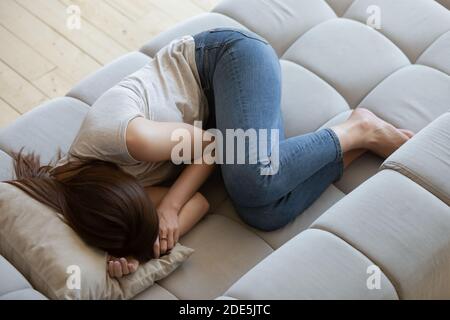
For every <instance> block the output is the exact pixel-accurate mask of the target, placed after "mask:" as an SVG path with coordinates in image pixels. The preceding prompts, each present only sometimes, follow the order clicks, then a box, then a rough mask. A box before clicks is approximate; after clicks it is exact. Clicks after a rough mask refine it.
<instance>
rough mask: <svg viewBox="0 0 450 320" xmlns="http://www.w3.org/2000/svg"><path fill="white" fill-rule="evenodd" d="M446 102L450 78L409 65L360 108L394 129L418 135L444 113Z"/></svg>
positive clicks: (448, 106)
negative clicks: (409, 131) (386, 122)
mask: <svg viewBox="0 0 450 320" xmlns="http://www.w3.org/2000/svg"><path fill="white" fill-rule="evenodd" d="M449 60H450V58H449ZM449 101H450V76H449V75H447V74H446V73H443V72H441V71H438V70H436V69H433V68H430V67H427V66H421V65H411V66H408V67H406V68H402V69H400V70H398V71H397V72H395V73H393V74H392V75H390V76H389V77H387V78H386V79H384V81H383V82H381V83H380V84H379V85H378V86H377V87H376V88H374V89H373V91H372V92H371V93H370V94H368V95H367V97H366V98H365V99H364V100H363V101H362V102H361V104H360V106H361V107H364V108H367V109H369V110H371V111H372V112H373V113H375V114H376V115H377V116H379V117H381V118H382V119H384V120H386V121H388V122H389V123H391V124H393V125H394V126H396V127H397V128H404V129H408V130H412V131H413V132H415V133H417V132H419V131H420V130H422V129H423V128H424V127H426V126H427V125H428V124H429V123H430V122H432V121H433V120H435V119H436V118H437V117H439V116H440V115H442V114H443V113H445V112H447V111H448V110H449V108H450V105H449Z"/></svg>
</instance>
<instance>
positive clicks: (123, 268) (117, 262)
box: [107, 256, 139, 278]
mask: <svg viewBox="0 0 450 320" xmlns="http://www.w3.org/2000/svg"><path fill="white" fill-rule="evenodd" d="M138 267H139V261H137V260H136V259H134V258H133V257H127V258H116V257H113V256H108V260H107V268H108V273H109V276H110V277H111V278H122V277H123V276H126V275H129V274H131V273H134V272H136V270H137V268H138Z"/></svg>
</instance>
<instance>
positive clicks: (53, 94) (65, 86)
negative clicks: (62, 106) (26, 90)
mask: <svg viewBox="0 0 450 320" xmlns="http://www.w3.org/2000/svg"><path fill="white" fill-rule="evenodd" d="M33 84H34V85H35V86H36V87H37V88H39V89H40V90H41V91H43V92H44V93H45V94H46V95H47V96H48V97H49V98H57V97H60V96H64V95H66V93H67V92H69V91H70V89H71V88H72V86H73V84H72V83H71V81H70V80H68V79H67V78H66V76H65V74H64V73H63V72H61V70H60V69H59V68H57V69H55V70H53V71H51V72H49V73H47V74H45V75H43V76H42V77H40V78H39V79H36V80H34V81H33Z"/></svg>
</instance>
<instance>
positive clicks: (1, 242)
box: [0, 183, 193, 299]
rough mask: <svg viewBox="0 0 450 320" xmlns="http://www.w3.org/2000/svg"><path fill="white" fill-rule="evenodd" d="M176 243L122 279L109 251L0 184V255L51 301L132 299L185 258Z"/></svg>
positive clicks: (185, 253) (185, 251) (186, 252)
mask: <svg viewBox="0 0 450 320" xmlns="http://www.w3.org/2000/svg"><path fill="white" fill-rule="evenodd" d="M192 253H193V250H192V249H190V248H187V247H184V246H182V245H180V244H178V245H177V246H175V248H173V249H172V251H171V253H170V254H168V255H166V256H164V257H162V258H160V259H154V260H151V261H149V262H147V263H145V264H142V265H141V266H140V267H139V268H138V270H137V271H136V272H135V273H134V274H132V275H129V276H126V277H123V278H121V279H113V278H111V277H109V276H108V273H107V270H106V258H107V254H106V253H105V252H103V251H101V250H98V249H95V248H92V247H90V246H88V245H86V244H85V243H84V242H83V241H82V240H81V239H80V238H79V237H78V236H77V234H76V233H75V232H74V231H73V230H72V228H70V227H69V226H68V225H67V224H65V223H64V222H63V220H62V219H61V218H60V217H59V216H58V214H57V213H56V212H55V211H53V210H52V209H50V208H49V207H47V206H45V205H43V204H41V203H39V202H38V201H35V200H34V199H32V198H31V197H29V196H28V195H26V194H25V193H24V192H23V191H21V190H19V189H18V188H16V187H14V186H11V185H9V184H6V183H0V254H1V255H3V256H4V257H5V258H6V259H8V260H9V261H10V262H11V263H12V264H13V265H14V266H15V267H16V268H17V269H18V270H19V271H20V272H21V273H22V274H23V275H24V276H25V277H26V278H27V279H28V280H29V281H30V283H31V284H32V285H33V287H34V288H35V289H36V290H38V291H40V292H42V293H43V294H44V295H46V296H47V297H49V298H50V299H130V298H132V297H133V296H135V295H137V294H138V293H140V292H141V291H143V290H145V289H146V288H148V287H149V286H151V285H152V284H153V283H154V282H155V281H158V280H160V279H162V278H164V277H166V276H167V275H169V274H170V273H171V272H172V271H174V270H175V269H176V268H177V267H178V266H179V265H180V264H181V263H182V262H183V261H185V260H186V259H187V258H188V257H189V256H190V255H191V254H192Z"/></svg>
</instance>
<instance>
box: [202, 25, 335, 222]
mask: <svg viewBox="0 0 450 320" xmlns="http://www.w3.org/2000/svg"><path fill="white" fill-rule="evenodd" d="M194 39H195V44H196V63H197V68H198V72H199V75H200V79H201V84H202V88H203V90H204V93H205V95H206V97H207V99H208V104H209V110H210V119H209V124H208V127H213V128H217V129H218V130H220V132H222V133H223V135H224V137H226V135H225V134H226V130H227V129H243V130H248V129H251V128H253V129H255V130H259V129H267V130H271V129H278V130H279V143H278V146H279V149H278V150H279V152H278V167H277V168H278V171H277V173H276V174H273V175H261V169H263V168H267V167H270V166H271V165H273V163H271V159H272V158H271V157H270V154H271V152H272V151H273V150H272V147H273V145H272V144H271V141H270V139H268V142H267V153H268V154H269V156H268V157H259V156H258V159H257V161H256V163H253V164H250V163H247V162H246V164H236V163H237V162H234V164H223V165H221V171H222V176H223V179H224V183H225V186H226V189H227V191H228V193H229V195H230V198H231V200H232V202H233V205H234V206H235V208H236V211H237V212H238V214H239V215H240V217H241V218H242V219H243V220H244V221H245V222H246V223H248V224H249V225H251V226H253V227H255V228H258V229H261V230H264V231H271V230H275V229H278V228H281V227H283V226H285V225H286V224H288V223H289V222H291V221H292V220H293V219H295V218H296V217H297V216H298V215H299V214H301V213H302V212H303V211H304V210H305V209H306V208H308V207H309V206H310V205H311V204H312V203H313V202H314V201H315V200H316V199H317V198H318V197H319V196H320V195H321V194H322V193H323V191H325V189H326V188H327V187H328V186H329V185H330V184H331V183H333V182H335V181H336V180H339V179H340V178H341V176H342V173H343V158H342V157H343V155H342V149H341V146H340V143H339V139H338V137H337V136H336V134H335V133H334V131H333V130H331V129H322V130H319V131H317V132H314V133H309V134H305V135H301V136H296V137H290V138H285V136H284V129H283V121H282V116H281V108H280V102H281V70H280V64H279V60H278V57H277V55H276V53H275V51H274V50H273V48H272V47H271V46H270V45H269V44H268V43H267V41H265V40H264V39H263V38H261V37H259V36H258V35H256V34H253V33H251V32H249V31H245V30H240V29H231V28H218V29H213V30H209V31H205V32H202V33H200V34H197V35H195V36H194ZM258 138H259V136H258ZM246 147H248V144H246ZM247 151H248V148H246V152H247ZM223 152H224V153H226V152H227V151H223ZM247 156H249V155H246V157H247Z"/></svg>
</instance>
